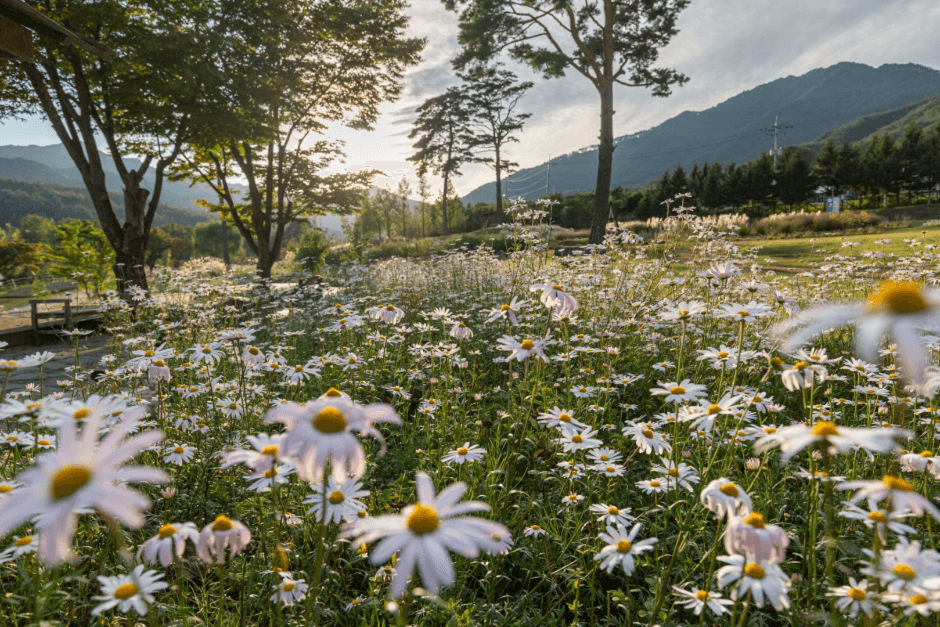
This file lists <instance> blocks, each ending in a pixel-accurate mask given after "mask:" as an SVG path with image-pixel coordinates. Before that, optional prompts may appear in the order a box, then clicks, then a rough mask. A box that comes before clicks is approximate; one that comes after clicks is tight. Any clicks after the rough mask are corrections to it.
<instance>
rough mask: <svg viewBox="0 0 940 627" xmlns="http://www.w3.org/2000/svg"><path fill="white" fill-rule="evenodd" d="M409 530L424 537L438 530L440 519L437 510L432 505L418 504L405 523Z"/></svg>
mask: <svg viewBox="0 0 940 627" xmlns="http://www.w3.org/2000/svg"><path fill="white" fill-rule="evenodd" d="M405 524H407V525H408V528H409V529H411V531H413V532H414V533H416V534H418V535H419V536H420V535H424V534H426V533H431V532H432V531H434V530H435V529H437V527H438V525H439V524H440V519H439V518H438V517H437V510H436V509H434V508H433V507H431V506H430V505H424V504H422V503H418V504H417V505H415V508H414V510H412V512H411V513H410V514H409V515H408V519H407V520H406V521H405Z"/></svg>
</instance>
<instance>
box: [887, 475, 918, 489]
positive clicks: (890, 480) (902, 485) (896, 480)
mask: <svg viewBox="0 0 940 627" xmlns="http://www.w3.org/2000/svg"><path fill="white" fill-rule="evenodd" d="M881 482H882V483H884V484H885V485H886V486H888V487H889V488H891V489H892V490H901V491H902V492H911V491H912V490H913V489H914V486H912V485H911V484H910V483H908V482H907V481H905V480H904V479H901V478H900V477H892V476H891V475H885V476H884V477H882V478H881Z"/></svg>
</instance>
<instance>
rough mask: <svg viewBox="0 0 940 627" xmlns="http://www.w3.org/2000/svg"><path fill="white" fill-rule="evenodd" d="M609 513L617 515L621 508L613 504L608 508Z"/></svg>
mask: <svg viewBox="0 0 940 627" xmlns="http://www.w3.org/2000/svg"><path fill="white" fill-rule="evenodd" d="M607 513H608V514H610V515H611V516H616V515H617V514H619V513H620V510H619V509H617V508H616V507H613V506H611V507H608V508H607Z"/></svg>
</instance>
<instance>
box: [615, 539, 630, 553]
mask: <svg viewBox="0 0 940 627" xmlns="http://www.w3.org/2000/svg"><path fill="white" fill-rule="evenodd" d="M632 548H633V545H632V544H630V541H629V540H621V541H620V542H618V543H617V552H618V553H629V552H630V549H632Z"/></svg>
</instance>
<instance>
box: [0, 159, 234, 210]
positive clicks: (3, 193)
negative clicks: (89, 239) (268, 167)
mask: <svg viewBox="0 0 940 627" xmlns="http://www.w3.org/2000/svg"><path fill="white" fill-rule="evenodd" d="M2 161H4V162H8V161H16V160H11V159H5V160H2ZM22 161H25V160H22ZM26 163H33V162H28V161H27V162H26ZM5 165H7V164H6V163H0V168H2V167H3V166H5ZM3 171H9V170H3ZM110 196H111V203H112V206H113V207H114V210H115V213H116V214H117V217H118V219H119V220H123V219H124V197H123V195H122V194H121V193H120V192H110ZM29 214H35V215H40V216H43V217H46V218H52V219H54V220H62V219H64V218H74V219H77V220H97V219H98V216H97V214H96V213H95V208H94V206H93V205H92V204H91V198H90V197H89V196H88V192H87V191H86V190H85V188H84V187H81V188H78V187H66V186H64V185H58V184H55V183H37V182H30V181H13V180H10V179H7V178H0V224H11V225H13V226H17V225H18V224H19V223H20V220H21V219H22V218H23V216H26V215H29ZM214 219H216V218H215V216H213V215H211V214H209V213H207V212H206V211H204V210H202V209H197V208H192V209H187V208H185V207H172V206H168V205H165V204H163V203H160V207H159V208H158V209H157V214H156V216H154V219H153V223H154V225H155V226H160V225H162V224H168V223H170V222H175V223H177V224H185V225H190V226H195V225H196V224H200V223H202V222H207V221H209V220H214Z"/></svg>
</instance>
